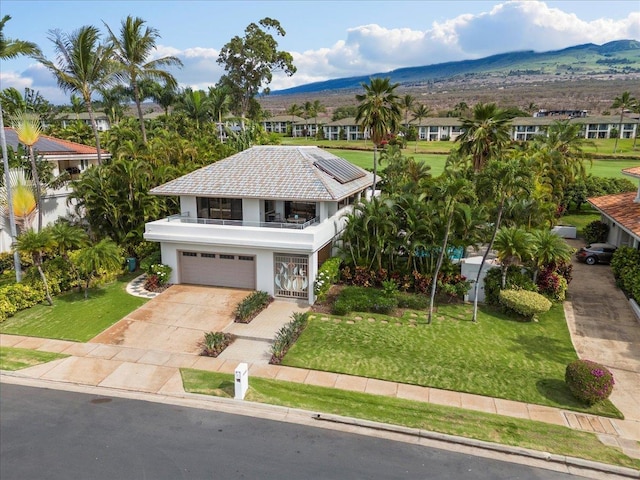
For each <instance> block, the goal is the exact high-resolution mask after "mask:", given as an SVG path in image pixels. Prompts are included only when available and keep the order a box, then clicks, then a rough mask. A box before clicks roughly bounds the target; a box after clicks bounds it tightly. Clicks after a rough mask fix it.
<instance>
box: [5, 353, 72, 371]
mask: <svg viewBox="0 0 640 480" xmlns="http://www.w3.org/2000/svg"><path fill="white" fill-rule="evenodd" d="M68 356H69V355H63V354H61V353H51V352H41V351H38V350H29V349H27V348H14V347H0V370H7V371H15V370H22V369H23V368H27V367H33V366H34V365H40V364H41V363H47V362H51V361H53V360H58V359H60V358H66V357H68Z"/></svg>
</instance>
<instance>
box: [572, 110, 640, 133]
mask: <svg viewBox="0 0 640 480" xmlns="http://www.w3.org/2000/svg"><path fill="white" fill-rule="evenodd" d="M574 122H575V123H580V124H582V133H583V134H584V138H615V137H616V135H613V133H615V132H618V134H617V137H618V138H634V137H635V136H636V133H637V130H638V123H640V121H638V120H637V119H635V118H631V117H622V128H620V115H600V116H595V117H582V118H572V119H571V123H574ZM618 129H620V130H619V131H618ZM614 131H615V132H614Z"/></svg>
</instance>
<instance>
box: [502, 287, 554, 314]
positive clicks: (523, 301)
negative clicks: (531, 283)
mask: <svg viewBox="0 0 640 480" xmlns="http://www.w3.org/2000/svg"><path fill="white" fill-rule="evenodd" d="M499 298H500V304H501V305H502V306H503V307H505V308H506V309H507V310H510V311H512V312H515V313H516V314H518V315H521V316H523V317H525V318H527V319H529V320H533V319H535V318H536V315H539V314H541V313H544V312H547V311H549V309H550V308H551V301H549V299H547V298H546V297H545V296H544V295H540V294H539V293H536V292H529V291H527V290H501V291H500V294H499Z"/></svg>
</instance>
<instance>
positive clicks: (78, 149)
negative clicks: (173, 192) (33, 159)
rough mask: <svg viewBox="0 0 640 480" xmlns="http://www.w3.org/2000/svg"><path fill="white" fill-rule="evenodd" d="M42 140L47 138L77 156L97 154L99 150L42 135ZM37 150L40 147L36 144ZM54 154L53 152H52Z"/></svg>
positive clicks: (102, 150) (103, 151)
mask: <svg viewBox="0 0 640 480" xmlns="http://www.w3.org/2000/svg"><path fill="white" fill-rule="evenodd" d="M40 137H41V138H46V139H48V140H50V141H52V142H54V143H57V144H59V145H62V146H64V147H66V148H68V149H70V150H73V153H76V154H89V155H91V154H94V155H95V154H96V152H97V149H96V147H91V146H89V145H83V144H82V143H76V142H70V141H68V140H63V139H61V138H55V137H50V136H49V135H40ZM35 146H36V148H37V147H38V144H37V143H36V145H35ZM100 151H101V152H102V153H106V151H105V150H104V149H100ZM41 153H50V152H41ZM51 153H53V152H51Z"/></svg>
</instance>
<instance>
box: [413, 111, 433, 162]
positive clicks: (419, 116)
mask: <svg viewBox="0 0 640 480" xmlns="http://www.w3.org/2000/svg"><path fill="white" fill-rule="evenodd" d="M430 114H431V109H430V108H429V107H427V106H426V105H418V106H417V107H416V108H414V109H413V118H412V119H411V120H412V121H413V120H418V132H417V133H416V149H415V151H416V152H417V151H418V140H420V129H421V128H422V120H424V119H425V118H428V117H429V115H430Z"/></svg>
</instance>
